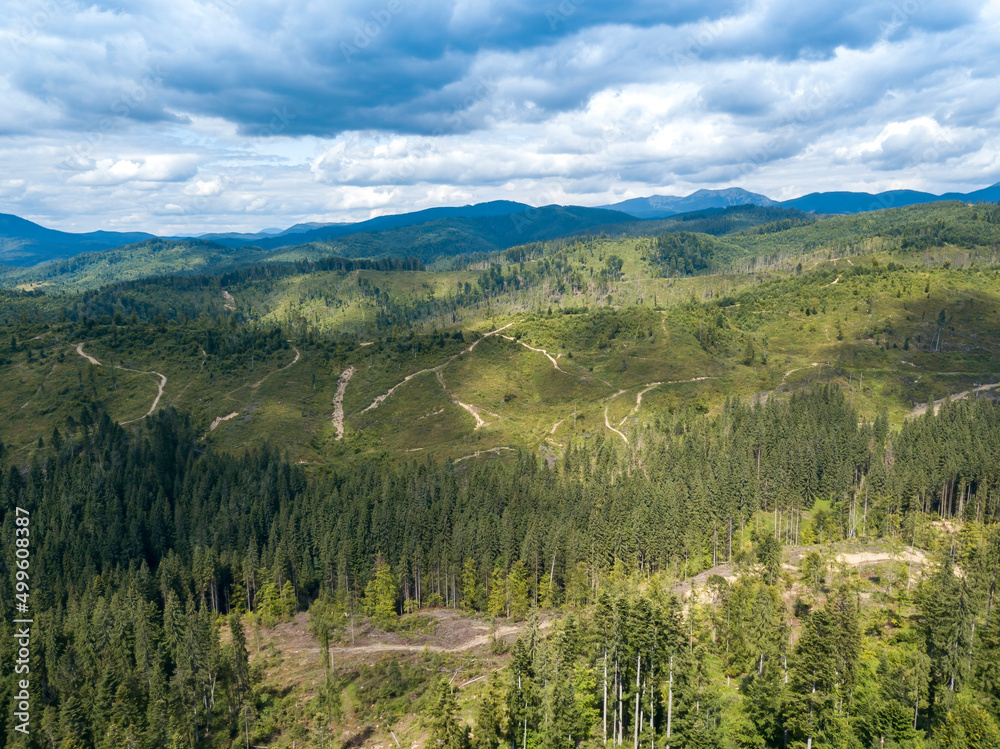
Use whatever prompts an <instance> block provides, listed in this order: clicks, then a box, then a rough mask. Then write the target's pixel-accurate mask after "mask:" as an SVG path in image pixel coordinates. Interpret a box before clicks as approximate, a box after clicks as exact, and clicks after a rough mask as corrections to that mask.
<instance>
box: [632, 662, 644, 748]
mask: <svg viewBox="0 0 1000 749" xmlns="http://www.w3.org/2000/svg"><path fill="white" fill-rule="evenodd" d="M641 671H642V655H637V656H636V657H635V714H634V715H633V717H632V723H633V724H634V725H633V733H634V734H635V738H634V739H633V744H634V746H635V749H639V674H640V672H641Z"/></svg>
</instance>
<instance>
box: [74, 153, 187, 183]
mask: <svg viewBox="0 0 1000 749" xmlns="http://www.w3.org/2000/svg"><path fill="white" fill-rule="evenodd" d="M198 160H199V159H198V156H197V155H194V154H179V155H175V154H158V155H152V156H146V157H143V158H136V159H117V160H116V159H99V160H97V161H96V162H94V163H93V166H92V167H91V168H90V169H87V170H85V171H81V172H79V173H78V174H74V175H73V176H72V177H70V178H69V179H68V180H67V181H68V182H69V183H70V184H74V185H87V186H104V187H107V186H112V185H121V184H124V183H126V182H183V181H185V180H188V179H190V178H191V177H193V176H194V175H195V174H196V173H197V171H198ZM199 184H202V183H199Z"/></svg>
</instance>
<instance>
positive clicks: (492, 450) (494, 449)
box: [420, 447, 514, 463]
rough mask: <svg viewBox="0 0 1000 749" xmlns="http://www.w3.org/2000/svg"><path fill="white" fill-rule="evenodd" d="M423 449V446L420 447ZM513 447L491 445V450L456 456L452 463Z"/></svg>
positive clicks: (497, 452)
mask: <svg viewBox="0 0 1000 749" xmlns="http://www.w3.org/2000/svg"><path fill="white" fill-rule="evenodd" d="M420 449H423V448H420ZM513 449H514V448H513V447H491V448H490V449H489V450H476V451H475V452H474V453H472V454H471V455H463V456H462V457H461V458H455V459H454V460H453V461H451V462H452V463H461V462H462V461H463V460H469V459H470V458H478V457H479V456H480V455H488V454H489V453H493V454H494V455H499V454H500V453H502V452H505V451H506V452H511V451H513Z"/></svg>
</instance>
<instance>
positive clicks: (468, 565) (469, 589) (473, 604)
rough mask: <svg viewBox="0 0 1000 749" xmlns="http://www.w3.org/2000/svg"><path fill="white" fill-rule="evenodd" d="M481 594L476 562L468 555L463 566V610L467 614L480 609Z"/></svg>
mask: <svg viewBox="0 0 1000 749" xmlns="http://www.w3.org/2000/svg"><path fill="white" fill-rule="evenodd" d="M481 595H482V593H481V591H480V585H479V575H478V574H477V570H476V563H475V561H474V560H473V559H472V557H466V558H465V564H464V565H463V566H462V611H464V612H465V613H466V614H471V613H473V612H474V611H478V610H479V598H480V596H481Z"/></svg>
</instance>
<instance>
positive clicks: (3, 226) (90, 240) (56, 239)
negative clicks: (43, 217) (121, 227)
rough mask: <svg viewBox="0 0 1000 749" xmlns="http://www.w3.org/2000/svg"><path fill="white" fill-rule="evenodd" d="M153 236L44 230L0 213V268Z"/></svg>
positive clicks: (114, 245)
mask: <svg viewBox="0 0 1000 749" xmlns="http://www.w3.org/2000/svg"><path fill="white" fill-rule="evenodd" d="M153 236H154V235H152V234H147V233H146V232H115V231H92V232H87V233H84V234H73V233H71V232H64V231H58V230H56V229H46V228H45V227H44V226H40V225H38V224H36V223H34V222H33V221H28V220H27V219H24V218H20V217H18V216H12V215H9V214H6V213H0V264H3V265H36V264H37V263H44V262H46V261H49V260H61V259H64V258H69V257H73V256H74V255H79V254H80V253H83V252H99V251H101V250H107V249H111V248H112V247H122V246H124V245H127V244H134V243H135V242H141V241H143V240H145V239H152V238H153Z"/></svg>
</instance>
